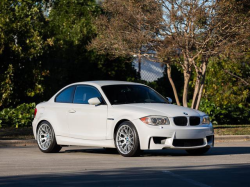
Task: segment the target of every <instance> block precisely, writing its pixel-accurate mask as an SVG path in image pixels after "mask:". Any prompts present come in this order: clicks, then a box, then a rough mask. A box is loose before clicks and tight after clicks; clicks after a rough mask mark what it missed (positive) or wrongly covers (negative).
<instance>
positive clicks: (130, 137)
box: [115, 121, 140, 157]
mask: <svg viewBox="0 0 250 187" xmlns="http://www.w3.org/2000/svg"><path fill="white" fill-rule="evenodd" d="M115 146H116V148H117V151H118V152H119V153H120V154H121V155H122V156H125V157H132V156H138V155H139V154H140V142H139V137H138V133H137V131H136V128H135V126H134V125H133V123H131V122H129V121H125V122H123V123H121V124H120V125H119V126H118V128H117V131H116V133H115Z"/></svg>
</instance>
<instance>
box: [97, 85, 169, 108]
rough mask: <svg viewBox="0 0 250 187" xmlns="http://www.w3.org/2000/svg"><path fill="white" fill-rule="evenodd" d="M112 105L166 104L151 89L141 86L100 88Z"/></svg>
mask: <svg viewBox="0 0 250 187" xmlns="http://www.w3.org/2000/svg"><path fill="white" fill-rule="evenodd" d="M102 89H103V91H104V93H105V95H106V96H107V98H108V99H109V101H110V103H111V104H112V105H117V104H129V103H167V101H166V100H165V98H164V97H162V96H161V95H159V94H158V93H157V92H155V91H154V90H153V89H151V88H149V87H146V86H141V85H109V86H103V87H102Z"/></svg>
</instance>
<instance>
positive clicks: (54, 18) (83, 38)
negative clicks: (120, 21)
mask: <svg viewBox="0 0 250 187" xmlns="http://www.w3.org/2000/svg"><path fill="white" fill-rule="evenodd" d="M47 9H49V10H50V13H49V14H48V16H47V19H48V20H49V24H48V25H49V26H48V27H47V30H46V34H47V35H48V37H49V38H51V42H52V45H51V46H49V47H48V50H47V51H46V53H45V54H44V55H43V59H42V62H43V63H42V68H43V69H45V70H47V71H48V72H49V76H48V77H47V78H46V79H45V80H44V84H45V85H46V92H45V93H44V96H43V98H44V99H45V100H46V99H49V98H50V97H51V95H53V94H54V93H55V92H56V91H58V89H60V88H62V87H63V86H65V85H67V84H70V83H73V82H79V81H90V80H105V79H112V80H114V79H115V80H129V79H133V77H134V79H136V77H137V73H136V71H135V70H134V68H133V67H132V66H131V64H129V63H126V62H125V61H127V60H128V58H127V57H123V58H121V57H119V55H118V56H116V58H113V59H112V60H110V59H108V58H107V57H106V55H100V54H97V53H96V52H94V51H91V50H87V49H86V46H87V44H88V43H89V42H90V41H91V39H92V38H94V37H95V36H96V29H95V27H94V25H93V24H92V19H94V18H95V17H96V16H97V15H99V14H100V12H101V10H100V8H99V6H98V5H97V4H96V2H95V0H64V1H53V2H51V3H50V7H47Z"/></svg>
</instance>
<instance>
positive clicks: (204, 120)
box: [202, 116, 210, 125]
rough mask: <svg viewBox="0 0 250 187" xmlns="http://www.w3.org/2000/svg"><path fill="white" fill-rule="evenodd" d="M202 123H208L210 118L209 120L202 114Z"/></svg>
mask: <svg viewBox="0 0 250 187" xmlns="http://www.w3.org/2000/svg"><path fill="white" fill-rule="evenodd" d="M202 124H207V125H209V124H210V120H209V117H208V116H203V118H202Z"/></svg>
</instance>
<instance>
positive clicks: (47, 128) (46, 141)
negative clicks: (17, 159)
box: [36, 121, 62, 153]
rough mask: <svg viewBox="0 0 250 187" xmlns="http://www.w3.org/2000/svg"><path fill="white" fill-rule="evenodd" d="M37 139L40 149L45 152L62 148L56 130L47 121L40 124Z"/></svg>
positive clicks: (55, 151)
mask: <svg viewBox="0 0 250 187" xmlns="http://www.w3.org/2000/svg"><path fill="white" fill-rule="evenodd" d="M36 139H37V144H38V147H39V149H40V150H41V151H42V152H44V153H57V152H59V151H60V150H61V149H62V147H61V146H59V145H57V143H56V138H55V133H54V130H53V128H52V126H51V125H50V123H49V122H47V121H43V122H42V123H41V124H40V125H39V126H38V129H37V137H36Z"/></svg>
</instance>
